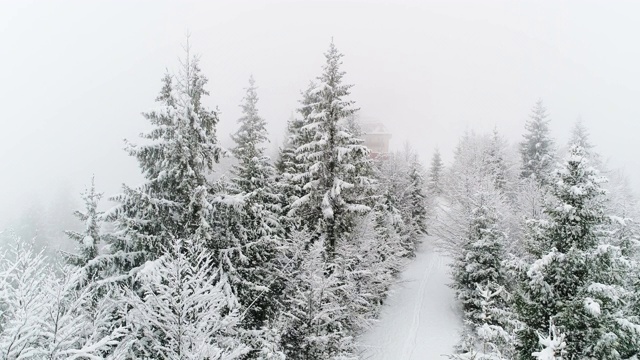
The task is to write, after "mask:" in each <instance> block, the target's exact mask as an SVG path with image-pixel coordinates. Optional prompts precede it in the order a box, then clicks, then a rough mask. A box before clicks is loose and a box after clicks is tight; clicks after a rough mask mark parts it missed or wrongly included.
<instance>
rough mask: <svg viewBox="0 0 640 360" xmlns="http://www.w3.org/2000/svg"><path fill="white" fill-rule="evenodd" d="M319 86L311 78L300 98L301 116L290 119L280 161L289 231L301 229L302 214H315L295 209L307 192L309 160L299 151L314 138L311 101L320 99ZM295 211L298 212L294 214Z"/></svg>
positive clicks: (279, 169)
mask: <svg viewBox="0 0 640 360" xmlns="http://www.w3.org/2000/svg"><path fill="white" fill-rule="evenodd" d="M316 87H317V86H316V84H315V83H314V82H310V83H309V86H308V87H307V89H306V90H305V91H303V92H302V93H301V95H302V100H300V108H299V109H298V113H299V114H300V117H294V116H292V117H291V118H290V119H289V121H288V122H287V134H288V137H287V140H286V143H285V144H284V147H283V148H282V149H281V150H280V158H279V159H278V161H277V163H276V168H277V170H278V174H279V177H280V178H281V179H282V182H281V184H280V189H281V191H282V200H283V202H282V219H283V221H282V222H283V223H284V222H286V223H287V226H286V228H285V230H287V233H289V231H290V230H292V229H300V227H301V225H302V224H301V221H300V219H301V218H310V217H312V214H303V210H302V209H296V210H295V211H294V209H293V204H296V202H297V201H298V200H299V199H300V198H302V197H303V196H304V195H305V193H306V191H305V190H304V189H303V187H304V185H305V183H306V177H305V176H304V174H305V172H306V169H305V162H304V161H303V159H301V158H300V157H298V156H297V154H296V152H297V150H298V148H299V147H300V146H303V145H304V144H308V143H310V142H311V141H312V139H313V131H312V129H310V128H309V127H307V126H306V125H309V124H310V122H311V119H309V115H310V113H311V104H312V103H314V102H316V101H317V99H316V94H315V93H314V90H315V89H316ZM307 211H308V212H310V211H311V209H307ZM293 212H296V213H297V215H296V216H292V215H293Z"/></svg>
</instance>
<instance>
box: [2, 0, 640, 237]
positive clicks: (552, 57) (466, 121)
mask: <svg viewBox="0 0 640 360" xmlns="http://www.w3.org/2000/svg"><path fill="white" fill-rule="evenodd" d="M639 10H640V4H639V3H635V4H634V3H632V2H626V1H615V2H610V1H609V2H607V1H597V2H594V1H513V0H510V1H482V2H481V1H475V0H469V1H415V2H409V1H391V0H389V1H386V2H382V1H341V2H338V1H296V2H294V1H269V2H267V1H229V2H221V1H215V2H213V1H211V2H210V1H206V2H205V1H202V2H194V1H127V2H125V1H77V2H70V1H65V2H62V1H45V0H42V1H13V2H12V1H2V2H0V49H1V50H0V54H1V56H0V105H1V107H0V108H1V113H0V114H1V115H0V125H1V126H0V174H1V175H0V226H1V225H2V223H3V219H8V218H12V217H14V216H16V215H18V213H19V212H21V211H22V210H23V209H24V208H25V207H26V206H28V202H30V201H31V200H30V199H32V198H34V197H41V198H45V199H46V198H50V197H51V196H52V195H51V193H54V192H55V191H56V190H55V189H56V188H58V187H60V186H62V184H64V183H69V184H71V186H73V187H74V189H76V190H77V191H79V190H80V189H81V188H82V187H83V186H84V185H85V184H88V183H89V181H90V178H91V174H94V173H95V175H96V183H97V185H98V187H99V189H100V190H102V191H104V192H106V194H107V195H113V194H114V193H116V192H118V190H119V187H120V184H121V183H123V182H126V183H129V184H132V185H135V184H137V183H138V182H140V181H141V177H140V175H139V172H138V170H137V164H136V162H135V161H134V159H132V158H130V157H128V156H127V155H126V154H125V152H124V151H123V150H122V148H123V141H122V140H123V139H124V138H127V139H130V140H136V138H137V134H138V133H140V132H141V131H145V130H146V129H148V128H149V127H148V124H147V123H146V122H145V120H144V119H143V117H142V116H141V115H140V113H141V112H143V111H146V110H148V109H149V108H151V107H152V106H154V101H153V100H154V98H155V97H156V95H157V93H158V91H159V90H160V86H161V84H160V79H161V77H162V76H163V74H164V72H165V69H167V68H169V69H175V68H176V67H177V65H178V61H177V59H178V57H179V56H182V55H183V53H182V48H181V44H183V43H184V42H185V34H186V33H187V32H190V33H191V44H192V47H193V51H194V52H197V53H199V54H200V55H201V67H202V69H203V71H204V73H205V74H206V75H207V76H208V77H209V80H210V82H209V86H208V89H209V90H210V92H211V97H210V98H209V99H207V100H206V101H207V104H208V105H210V106H212V107H213V106H218V107H219V109H220V111H221V114H220V118H221V122H220V125H219V128H218V131H219V137H220V138H221V139H222V140H223V141H225V142H226V141H228V140H227V139H228V134H229V133H231V132H233V131H234V130H235V129H236V119H237V118H238V117H239V116H240V108H239V106H238V105H239V103H240V100H241V98H242V96H243V88H244V87H246V86H247V80H248V78H249V75H250V74H253V75H254V77H255V79H256V82H257V85H258V86H259V89H258V93H259V96H260V102H259V103H258V105H259V109H260V113H261V115H262V116H263V117H264V118H265V119H267V121H268V122H269V127H268V129H269V131H270V132H271V133H272V138H273V143H274V144H273V146H274V147H275V146H277V145H279V144H280V142H281V141H282V136H283V135H282V132H283V130H284V127H285V123H286V120H287V119H288V118H289V117H290V115H291V114H292V112H293V111H294V110H295V108H296V107H297V101H298V100H299V98H300V95H299V94H300V90H302V89H304V88H305V87H306V85H307V84H308V82H309V80H311V79H312V78H314V77H315V76H317V75H319V74H320V71H321V66H322V63H323V61H324V57H323V55H322V54H323V52H325V51H326V49H327V48H328V45H329V42H330V41H331V38H332V37H333V39H334V41H335V44H336V46H337V47H338V49H339V50H340V51H341V52H343V53H344V54H345V57H344V66H343V69H344V70H345V71H346V72H347V75H346V77H345V81H346V82H348V83H352V84H355V87H354V88H353V89H352V99H353V100H355V101H356V102H357V105H358V106H359V107H360V108H361V115H362V116H363V117H367V118H375V119H379V120H381V121H384V122H386V124H387V127H388V128H389V130H390V131H391V132H392V133H393V138H392V146H393V147H396V148H400V147H401V146H402V144H403V142H405V141H409V142H410V143H411V144H412V146H413V147H414V148H416V149H417V150H418V151H419V152H420V154H421V156H422V158H423V160H425V162H426V161H428V160H429V158H430V156H431V153H432V151H433V148H434V147H436V146H438V147H439V148H440V149H441V151H442V153H443V156H444V158H445V160H450V159H451V151H452V149H453V147H454V146H455V144H456V142H457V140H458V138H459V137H460V136H461V135H462V133H463V132H464V131H465V130H472V129H475V130H476V131H478V132H483V131H489V130H491V129H492V128H493V127H494V126H497V127H498V129H499V130H500V131H501V132H502V133H503V134H505V135H506V136H507V137H508V138H509V139H510V140H512V141H519V140H520V138H521V134H522V132H523V127H524V122H525V120H526V118H527V116H528V114H529V111H530V109H531V107H532V106H533V104H534V103H535V101H536V100H537V99H538V98H542V99H543V100H544V102H545V104H546V106H547V108H548V110H549V112H550V115H551V119H552V122H551V129H552V132H553V136H554V137H555V138H556V139H557V141H558V143H559V144H561V145H563V144H564V143H565V142H566V141H567V139H568V137H569V130H570V128H571V126H572V124H573V123H574V121H575V120H576V118H577V117H578V116H581V117H582V119H583V120H584V123H585V125H586V126H587V127H588V128H589V130H590V132H591V134H592V140H593V142H594V143H595V144H596V145H597V147H596V150H597V151H599V152H600V153H601V154H602V155H603V156H604V157H605V158H611V159H612V164H613V165H614V166H618V167H624V168H625V169H626V173H627V174H628V175H629V176H630V178H631V180H632V183H633V184H634V185H635V186H636V187H638V185H640V160H638V156H636V154H637V147H636V146H635V143H636V141H635V140H636V137H637V134H636V131H637V129H638V127H639V125H638V120H639V119H640V106H638V105H637V102H638V99H640V89H639V84H640V69H639V65H638V64H640V46H639V44H638V34H640V22H638V21H637V15H638V14H640V11H639Z"/></svg>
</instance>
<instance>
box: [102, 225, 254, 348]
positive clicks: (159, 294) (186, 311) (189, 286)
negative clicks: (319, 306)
mask: <svg viewBox="0 0 640 360" xmlns="http://www.w3.org/2000/svg"><path fill="white" fill-rule="evenodd" d="M172 243H173V245H172V247H171V248H169V249H166V250H165V251H163V254H164V255H162V256H160V257H159V258H158V259H156V260H153V261H147V262H146V263H145V264H144V266H143V267H142V268H141V269H140V271H139V272H138V273H137V274H136V280H137V281H138V282H139V283H140V291H135V292H134V291H130V290H129V291H128V292H127V295H126V300H125V301H126V303H127V304H128V306H129V307H130V308H131V310H130V311H129V312H128V313H127V314H126V320H127V321H126V322H127V326H128V329H127V330H128V333H127V335H126V337H125V338H124V339H123V340H122V341H121V342H120V344H119V345H118V347H117V348H116V349H115V350H114V354H113V358H114V359H115V358H127V359H139V358H145V359H169V360H181V359H220V360H222V359H237V358H240V357H241V356H242V355H244V354H245V353H247V352H248V349H247V347H246V346H244V345H243V344H242V343H241V342H240V341H239V339H238V336H237V334H236V333H235V331H234V324H235V323H237V322H238V320H239V319H238V317H239V316H240V315H241V314H239V312H238V306H239V305H238V302H237V299H236V298H235V295H234V294H233V291H232V289H231V287H230V285H229V283H228V281H227V279H226V275H224V273H222V272H220V271H219V270H218V269H217V266H216V260H215V257H214V255H213V253H212V252H211V251H209V250H207V249H206V248H205V247H204V244H202V242H201V241H200V239H198V238H196V239H195V241H191V240H188V241H183V240H179V239H178V240H175V241H173V242H172Z"/></svg>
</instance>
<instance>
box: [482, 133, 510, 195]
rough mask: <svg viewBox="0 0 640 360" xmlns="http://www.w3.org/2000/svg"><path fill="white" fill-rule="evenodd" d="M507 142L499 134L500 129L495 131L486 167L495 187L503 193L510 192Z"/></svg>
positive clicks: (492, 135) (490, 143)
mask: <svg viewBox="0 0 640 360" xmlns="http://www.w3.org/2000/svg"><path fill="white" fill-rule="evenodd" d="M505 147H506V142H505V140H504V139H503V138H502V137H501V136H500V134H499V133H498V129H493V133H492V134H491V140H490V142H489V146H488V148H487V154H486V159H485V162H486V165H487V170H488V172H489V174H490V176H491V177H492V178H493V181H494V187H495V188H496V189H497V190H498V191H501V192H503V193H506V192H507V191H508V189H507V187H508V184H509V182H508V178H509V175H508V166H507V162H506V159H505Z"/></svg>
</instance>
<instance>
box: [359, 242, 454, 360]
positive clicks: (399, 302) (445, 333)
mask: <svg viewBox="0 0 640 360" xmlns="http://www.w3.org/2000/svg"><path fill="white" fill-rule="evenodd" d="M431 242H432V239H431V238H429V237H427V238H426V239H425V241H424V243H423V244H421V246H420V248H419V249H418V251H417V253H416V258H415V259H412V261H411V262H410V263H408V264H407V266H406V268H405V269H404V271H403V272H402V274H401V275H400V277H399V278H398V280H397V282H396V284H395V285H394V286H392V288H391V292H390V295H389V297H388V298H387V299H386V301H385V304H384V305H383V308H382V311H381V314H380V319H379V320H378V322H377V323H376V324H374V326H373V327H372V328H371V329H369V330H368V331H367V332H365V333H364V334H363V335H362V336H360V338H359V339H358V340H359V344H360V346H361V347H362V359H367V360H430V359H445V358H446V357H445V355H447V354H452V353H453V347H454V346H455V344H456V342H457V341H458V337H459V335H460V330H461V320H460V312H459V310H458V308H457V306H456V303H455V295H454V292H453V290H452V289H451V288H449V287H448V286H447V284H449V283H450V282H451V278H450V275H449V266H448V263H449V259H448V258H446V257H445V256H444V255H442V254H440V253H438V252H436V251H435V250H434V249H433V247H432V245H431Z"/></svg>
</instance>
